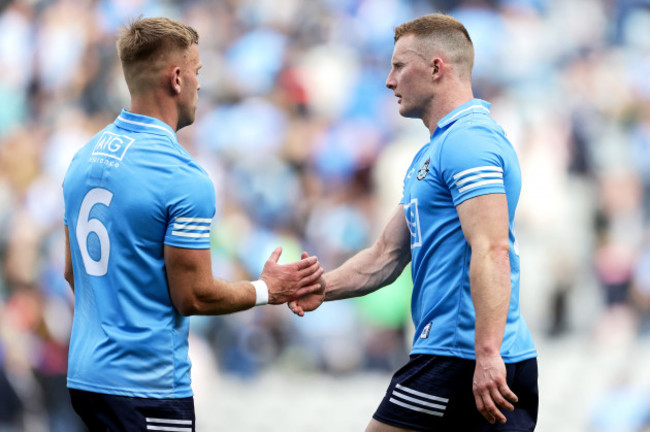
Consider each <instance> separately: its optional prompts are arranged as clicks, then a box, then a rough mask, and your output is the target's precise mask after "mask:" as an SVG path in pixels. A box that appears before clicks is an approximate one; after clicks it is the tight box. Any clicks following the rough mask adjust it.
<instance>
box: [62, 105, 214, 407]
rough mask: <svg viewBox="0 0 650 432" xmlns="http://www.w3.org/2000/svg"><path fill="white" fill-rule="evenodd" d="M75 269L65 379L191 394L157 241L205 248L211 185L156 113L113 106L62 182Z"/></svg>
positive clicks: (120, 389)
mask: <svg viewBox="0 0 650 432" xmlns="http://www.w3.org/2000/svg"><path fill="white" fill-rule="evenodd" d="M63 196H64V201H65V225H66V226H67V227H68V232H69V236H70V237H69V241H70V253H71V256H72V267H73V271H74V288H75V314H74V322H73V327H72V335H71V340H70V353H69V364H68V387H70V388H75V389H80V390H85V391H90V392H96V393H104V394H114V395H122V396H132V397H146V398H183V397H189V396H192V389H191V385H190V384H191V383H190V366H191V365H190V360H189V357H188V332H189V318H187V317H184V316H182V315H181V314H180V313H179V312H178V311H177V310H176V309H175V308H174V306H173V304H172V301H171V298H170V295H169V288H168V285H167V277H166V273H165V261H164V245H170V246H175V247H179V248H189V249H209V248H210V225H211V222H212V218H213V217H214V213H215V208H216V204H215V192H214V186H213V184H212V182H211V180H210V178H209V177H208V175H207V173H206V172H205V171H204V170H203V169H202V168H201V167H200V166H199V165H198V163H197V162H196V161H195V160H194V158H193V157H192V156H191V155H190V154H189V153H188V152H187V151H186V150H185V149H184V148H183V147H182V146H181V145H180V144H179V143H178V140H177V138H176V133H175V132H174V130H173V129H172V128H171V127H170V126H169V125H167V124H166V123H163V122H162V121H160V120H157V119H154V118H151V117H147V116H143V115H138V114H133V113H130V112H128V111H126V110H122V112H121V114H120V115H119V116H118V117H117V119H116V120H115V122H114V123H112V124H110V125H109V126H107V127H106V128H105V129H104V130H102V131H100V132H99V133H98V134H97V135H95V136H94V137H93V138H92V139H91V140H90V141H89V142H88V143H87V144H86V145H85V146H84V147H82V148H81V149H80V150H79V151H78V152H77V154H76V155H75V157H74V158H73V160H72V162H71V163H70V166H69V168H68V172H67V173H66V176H65V180H64V182H63Z"/></svg>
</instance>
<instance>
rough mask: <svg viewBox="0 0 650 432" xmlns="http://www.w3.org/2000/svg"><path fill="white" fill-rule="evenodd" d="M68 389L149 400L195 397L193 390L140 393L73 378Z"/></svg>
mask: <svg viewBox="0 0 650 432" xmlns="http://www.w3.org/2000/svg"><path fill="white" fill-rule="evenodd" d="M68 388H71V389H75V390H83V391H88V392H92V393H101V394H108V395H114V396H128V397H138V398H147V399H180V398H186V397H193V396H194V392H193V391H192V389H191V388H190V389H186V390H182V389H180V390H179V389H174V391H173V392H169V391H165V392H153V391H140V390H132V389H123V388H115V387H103V386H99V385H96V384H92V385H89V384H86V383H84V382H81V381H77V380H74V379H71V378H68Z"/></svg>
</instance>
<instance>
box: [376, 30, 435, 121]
mask: <svg viewBox="0 0 650 432" xmlns="http://www.w3.org/2000/svg"><path fill="white" fill-rule="evenodd" d="M417 42H418V41H417V39H416V37H415V36H414V35H405V36H402V37H401V38H399V39H398V40H397V42H395V48H394V50H393V58H392V59H391V65H392V66H391V70H390V73H389V74H388V77H387V78H386V87H388V88H389V89H391V90H393V92H394V93H395V97H397V98H398V100H397V103H398V104H399V113H400V114H401V115H402V116H404V117H410V118H422V116H423V113H424V112H425V110H426V109H427V107H428V105H429V103H430V102H431V100H432V97H433V96H432V90H431V79H430V78H431V68H430V67H429V65H428V64H427V62H426V61H425V56H424V55H423V54H421V53H420V52H419V51H418V49H419V46H420V44H418V43H417Z"/></svg>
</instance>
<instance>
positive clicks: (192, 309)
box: [173, 296, 201, 317]
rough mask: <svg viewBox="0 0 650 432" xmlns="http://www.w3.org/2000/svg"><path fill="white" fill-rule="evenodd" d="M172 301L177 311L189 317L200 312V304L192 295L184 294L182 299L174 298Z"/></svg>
mask: <svg viewBox="0 0 650 432" xmlns="http://www.w3.org/2000/svg"><path fill="white" fill-rule="evenodd" d="M173 303H174V307H175V308H176V310H177V311H178V313H180V314H181V315H183V316H186V317H189V316H192V315H200V314H201V304H200V302H199V301H198V299H197V298H196V297H194V296H186V297H184V298H182V299H176V300H175V301H174V302H173Z"/></svg>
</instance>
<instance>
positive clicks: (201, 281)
mask: <svg viewBox="0 0 650 432" xmlns="http://www.w3.org/2000/svg"><path fill="white" fill-rule="evenodd" d="M165 268H166V273H167V283H168V285H169V295H170V297H171V299H172V303H173V304H174V306H175V307H176V309H177V310H179V311H181V312H182V311H183V310H185V309H186V308H187V307H190V306H191V305H189V304H188V302H192V301H193V299H194V298H195V295H196V294H197V291H201V290H202V289H203V288H202V287H209V286H210V285H211V283H212V279H213V277H212V260H211V255H210V249H186V248H179V247H174V246H169V245H165ZM206 289H207V288H206Z"/></svg>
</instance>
